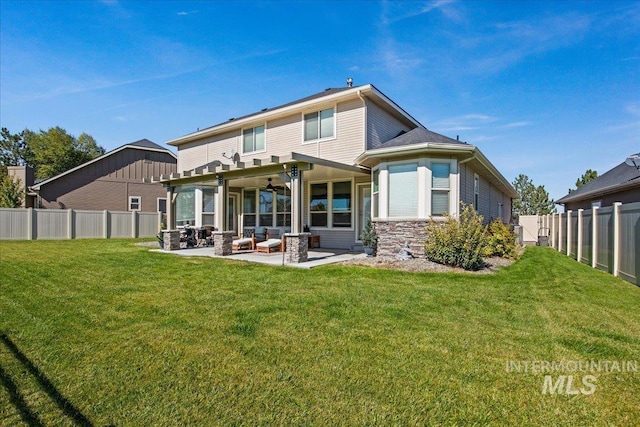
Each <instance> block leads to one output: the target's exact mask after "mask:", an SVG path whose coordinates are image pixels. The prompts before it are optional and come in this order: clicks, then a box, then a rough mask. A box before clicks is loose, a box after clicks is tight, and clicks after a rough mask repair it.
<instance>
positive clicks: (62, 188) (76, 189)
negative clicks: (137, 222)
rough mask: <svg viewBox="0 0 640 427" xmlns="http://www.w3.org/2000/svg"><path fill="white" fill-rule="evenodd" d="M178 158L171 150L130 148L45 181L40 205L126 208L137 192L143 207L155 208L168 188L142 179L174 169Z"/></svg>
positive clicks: (51, 206) (143, 209)
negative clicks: (146, 182)
mask: <svg viewBox="0 0 640 427" xmlns="http://www.w3.org/2000/svg"><path fill="white" fill-rule="evenodd" d="M175 162H176V160H175V158H174V157H173V156H171V155H169V154H168V153H160V152H155V151H147V150H136V149H130V148H127V149H124V150H122V151H119V152H117V153H114V154H113V155H112V156H108V157H106V158H104V159H102V160H100V161H98V162H95V163H92V164H90V165H87V166H86V167H83V168H81V169H79V170H77V171H75V172H72V173H70V174H67V175H65V176H62V177H60V178H58V179H56V180H54V181H52V182H51V183H49V184H45V185H43V186H42V188H41V190H40V207H42V208H45V209H85V210H105V209H106V210H114V211H126V210H128V209H129V205H128V203H129V197H130V196H138V197H141V198H142V200H141V201H142V206H141V210H142V211H145V212H156V211H157V199H158V198H159V197H161V198H166V196H167V193H166V190H165V189H164V187H163V186H162V185H161V184H144V183H143V182H142V180H143V179H144V178H151V177H152V176H159V175H163V174H169V173H171V172H175V171H176V163H175Z"/></svg>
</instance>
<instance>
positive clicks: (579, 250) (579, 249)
mask: <svg viewBox="0 0 640 427" xmlns="http://www.w3.org/2000/svg"><path fill="white" fill-rule="evenodd" d="M583 212H584V209H578V243H577V245H578V247H576V261H578V262H580V259H581V258H582V238H583V237H584V236H583V235H582V221H583V219H582V215H583Z"/></svg>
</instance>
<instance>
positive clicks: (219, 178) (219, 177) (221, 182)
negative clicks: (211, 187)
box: [218, 175, 224, 187]
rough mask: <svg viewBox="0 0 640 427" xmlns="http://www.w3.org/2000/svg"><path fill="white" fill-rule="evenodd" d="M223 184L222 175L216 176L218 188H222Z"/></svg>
mask: <svg viewBox="0 0 640 427" xmlns="http://www.w3.org/2000/svg"><path fill="white" fill-rule="evenodd" d="M222 184H224V180H223V179H222V175H218V186H220V187H221V186H222Z"/></svg>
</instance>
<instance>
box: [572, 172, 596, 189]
mask: <svg viewBox="0 0 640 427" xmlns="http://www.w3.org/2000/svg"><path fill="white" fill-rule="evenodd" d="M597 177H598V171H594V170H591V169H587V171H586V172H585V173H583V174H582V176H581V177H580V178H578V179H577V180H576V188H575V190H574V189H572V188H570V189H569V193H572V192H574V191H576V190H577V189H578V188H580V187H582V186H583V185H585V184H586V183H587V182H591V181H593V180H594V179H596V178H597Z"/></svg>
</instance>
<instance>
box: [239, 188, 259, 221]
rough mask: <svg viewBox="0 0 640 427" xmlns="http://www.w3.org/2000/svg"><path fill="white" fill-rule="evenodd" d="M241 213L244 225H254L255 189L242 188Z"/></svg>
mask: <svg viewBox="0 0 640 427" xmlns="http://www.w3.org/2000/svg"><path fill="white" fill-rule="evenodd" d="M242 213H243V215H242V216H243V218H244V226H245V227H255V226H256V190H244V197H243V199H242Z"/></svg>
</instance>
